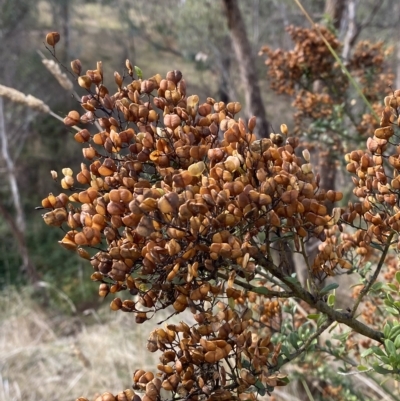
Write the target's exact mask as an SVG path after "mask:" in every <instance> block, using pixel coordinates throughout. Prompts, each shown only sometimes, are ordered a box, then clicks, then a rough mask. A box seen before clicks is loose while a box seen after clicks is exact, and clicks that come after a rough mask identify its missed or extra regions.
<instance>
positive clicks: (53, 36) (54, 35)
mask: <svg viewBox="0 0 400 401" xmlns="http://www.w3.org/2000/svg"><path fill="white" fill-rule="evenodd" d="M59 41H60V34H59V33H58V32H50V33H48V34H47V35H46V43H47V44H48V45H49V46H52V47H54V46H55V45H56V44H57V43H58V42H59Z"/></svg>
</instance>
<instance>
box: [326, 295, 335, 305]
mask: <svg viewBox="0 0 400 401" xmlns="http://www.w3.org/2000/svg"><path fill="white" fill-rule="evenodd" d="M335 299H336V296H335V294H329V296H328V301H327V304H328V306H330V307H332V306H334V305H335Z"/></svg>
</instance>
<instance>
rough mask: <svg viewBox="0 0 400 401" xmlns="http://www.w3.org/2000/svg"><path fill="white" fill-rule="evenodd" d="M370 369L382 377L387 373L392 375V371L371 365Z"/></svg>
mask: <svg viewBox="0 0 400 401" xmlns="http://www.w3.org/2000/svg"><path fill="white" fill-rule="evenodd" d="M372 369H374V370H375V372H378V373H380V374H382V375H384V374H387V373H393V370H389V369H385V368H383V367H382V366H380V365H373V366H372Z"/></svg>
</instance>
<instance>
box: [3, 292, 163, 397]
mask: <svg viewBox="0 0 400 401" xmlns="http://www.w3.org/2000/svg"><path fill="white" fill-rule="evenodd" d="M151 325H154V322H150V323H147V324H144V325H141V326H139V325H136V324H135V322H134V319H133V317H132V315H127V314H122V313H112V312H111V311H110V310H109V309H108V302H107V305H104V307H102V308H100V309H99V310H97V311H95V310H94V309H93V310H87V311H86V313H85V312H84V313H82V314H77V315H76V316H57V314H52V313H51V312H45V311H43V310H42V309H41V308H40V307H39V306H38V305H37V304H36V303H35V302H34V301H33V300H32V298H31V297H30V295H29V293H28V292H27V291H24V292H22V293H17V292H16V291H14V290H7V291H6V292H4V293H2V294H1V296H0V401H11V400H12V401H17V400H30V401H35V400H49V399H53V398H56V399H57V400H59V401H63V400H71V399H74V398H76V397H79V396H81V395H82V396H85V397H88V398H89V399H92V398H93V397H94V396H95V394H96V393H97V392H104V391H113V392H115V393H117V392H119V391H121V390H123V389H126V388H130V387H131V385H132V378H131V375H132V373H133V372H134V370H135V369H137V368H139V367H140V368H145V369H146V368H151V367H153V366H154V363H155V359H156V356H154V355H153V354H150V353H148V352H147V350H146V347H145V344H146V339H147V335H148V333H149V331H150V330H151V328H150V327H149V326H151Z"/></svg>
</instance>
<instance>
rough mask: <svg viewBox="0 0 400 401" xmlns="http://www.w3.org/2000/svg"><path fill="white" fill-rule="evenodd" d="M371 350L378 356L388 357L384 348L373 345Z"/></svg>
mask: <svg viewBox="0 0 400 401" xmlns="http://www.w3.org/2000/svg"><path fill="white" fill-rule="evenodd" d="M370 349H372V351H373V352H374V354H375V355H377V356H386V354H385V352H384V351H383V349H382V348H379V347H377V346H376V345H373V346H372V347H371V348H370Z"/></svg>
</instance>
